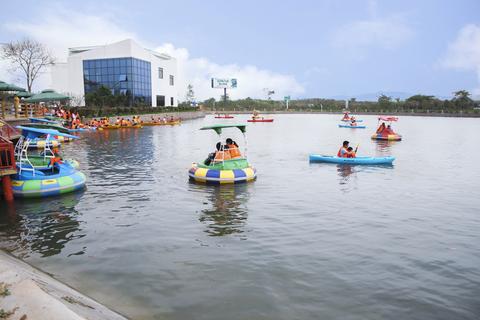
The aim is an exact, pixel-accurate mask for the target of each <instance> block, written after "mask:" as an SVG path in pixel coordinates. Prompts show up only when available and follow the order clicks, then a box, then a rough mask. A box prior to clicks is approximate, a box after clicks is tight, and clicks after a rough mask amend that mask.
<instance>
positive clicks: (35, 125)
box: [22, 122, 71, 134]
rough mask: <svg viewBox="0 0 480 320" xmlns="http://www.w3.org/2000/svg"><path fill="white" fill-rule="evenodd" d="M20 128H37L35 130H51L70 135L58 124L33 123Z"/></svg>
mask: <svg viewBox="0 0 480 320" xmlns="http://www.w3.org/2000/svg"><path fill="white" fill-rule="evenodd" d="M22 126H23V127H28V128H37V129H53V130H57V131H60V132H62V133H66V134H70V132H71V131H70V129H67V128H65V127H62V126H61V125H59V124H58V123H54V124H51V123H38V122H36V123H35V122H34V123H27V124H23V125H22Z"/></svg>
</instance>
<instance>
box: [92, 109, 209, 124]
mask: <svg viewBox="0 0 480 320" xmlns="http://www.w3.org/2000/svg"><path fill="white" fill-rule="evenodd" d="M133 116H134V115H131V116H114V117H109V119H110V122H115V120H116V119H117V117H120V118H122V117H123V118H129V119H131V118H132V117H133ZM139 116H140V119H141V120H142V121H144V122H149V121H151V119H152V117H153V118H154V119H158V118H160V119H162V118H166V119H167V120H168V119H170V117H174V118H175V119H178V118H180V119H182V120H192V119H198V118H203V117H205V113H204V112H202V111H192V112H165V113H152V114H140V115H139ZM87 120H90V119H87Z"/></svg>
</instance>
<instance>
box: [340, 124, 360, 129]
mask: <svg viewBox="0 0 480 320" xmlns="http://www.w3.org/2000/svg"><path fill="white" fill-rule="evenodd" d="M338 127H339V128H351V129H365V128H366V126H351V125H349V124H339V125H338Z"/></svg>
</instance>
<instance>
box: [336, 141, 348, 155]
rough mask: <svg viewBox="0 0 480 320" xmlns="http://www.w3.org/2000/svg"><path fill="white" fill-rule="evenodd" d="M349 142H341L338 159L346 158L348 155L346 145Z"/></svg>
mask: <svg viewBox="0 0 480 320" xmlns="http://www.w3.org/2000/svg"><path fill="white" fill-rule="evenodd" d="M349 144H350V142H348V141H343V144H342V147H341V148H340V149H339V150H338V152H337V157H339V158H346V157H347V153H348V145H349Z"/></svg>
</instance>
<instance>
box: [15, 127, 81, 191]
mask: <svg viewBox="0 0 480 320" xmlns="http://www.w3.org/2000/svg"><path fill="white" fill-rule="evenodd" d="M17 128H18V129H20V130H22V136H21V137H20V139H19V140H18V142H17V144H16V146H15V157H16V165H17V174H16V175H15V176H14V177H13V179H12V190H13V195H14V196H15V197H47V196H52V195H59V194H63V193H68V192H73V191H76V190H79V189H81V188H83V187H84V186H85V181H86V178H85V175H84V174H83V173H82V172H80V171H78V170H77V167H78V162H76V161H74V160H63V159H61V157H60V156H59V155H58V154H57V153H56V152H55V149H54V148H52V147H51V146H50V144H49V143H48V142H50V141H51V136H63V137H67V138H70V139H78V137H76V136H73V135H70V134H67V133H64V132H60V131H58V130H54V129H45V128H35V127H26V126H18V127H17ZM39 137H45V140H44V141H45V142H47V143H46V144H45V145H44V147H43V152H40V153H39V154H31V151H30V144H31V143H38V140H36V139H38V138H39ZM35 141H37V142H35Z"/></svg>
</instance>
